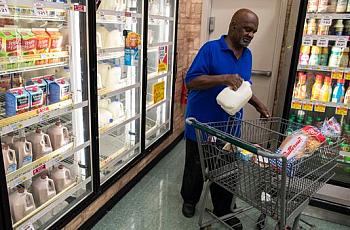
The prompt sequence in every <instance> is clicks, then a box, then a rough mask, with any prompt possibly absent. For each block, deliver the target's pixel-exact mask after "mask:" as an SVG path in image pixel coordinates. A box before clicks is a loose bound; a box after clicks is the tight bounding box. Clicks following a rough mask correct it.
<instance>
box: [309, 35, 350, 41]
mask: <svg viewBox="0 0 350 230" xmlns="http://www.w3.org/2000/svg"><path fill="white" fill-rule="evenodd" d="M305 38H311V39H312V40H314V41H317V39H319V38H325V39H327V40H329V41H336V40H338V39H345V40H349V38H350V36H337V35H304V36H303V39H305Z"/></svg>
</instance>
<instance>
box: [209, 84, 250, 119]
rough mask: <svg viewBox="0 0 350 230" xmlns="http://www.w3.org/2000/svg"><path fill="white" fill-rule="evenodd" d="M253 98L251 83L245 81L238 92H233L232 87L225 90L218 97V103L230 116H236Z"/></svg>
mask: <svg viewBox="0 0 350 230" xmlns="http://www.w3.org/2000/svg"><path fill="white" fill-rule="evenodd" d="M252 96H253V92H252V89H251V86H250V83H249V82H247V81H243V83H242V85H241V86H240V87H239V88H238V89H237V91H234V90H232V89H231V88H230V87H226V88H225V89H223V90H222V91H221V92H220V93H219V95H218V96H217V97H216V101H217V103H218V104H219V105H221V107H222V108H223V109H224V110H225V111H226V112H227V113H228V114H230V115H234V114H235V113H236V112H238V111H239V110H240V109H241V108H243V106H245V105H246V104H247V103H248V101H249V100H250V98H251V97H252Z"/></svg>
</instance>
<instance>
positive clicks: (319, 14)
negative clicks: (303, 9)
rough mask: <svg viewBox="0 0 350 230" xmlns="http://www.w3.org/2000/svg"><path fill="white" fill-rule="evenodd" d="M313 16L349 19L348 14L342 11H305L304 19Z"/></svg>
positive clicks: (317, 17) (349, 15)
mask: <svg viewBox="0 0 350 230" xmlns="http://www.w3.org/2000/svg"><path fill="white" fill-rule="evenodd" d="M310 18H315V19H321V18H330V19H350V14H344V13H307V14H306V19H310Z"/></svg>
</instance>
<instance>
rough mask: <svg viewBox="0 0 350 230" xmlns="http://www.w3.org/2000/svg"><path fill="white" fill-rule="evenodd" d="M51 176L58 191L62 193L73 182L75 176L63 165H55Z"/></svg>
mask: <svg viewBox="0 0 350 230" xmlns="http://www.w3.org/2000/svg"><path fill="white" fill-rule="evenodd" d="M51 178H52V180H53V181H54V182H55V188H56V192H57V193H60V192H62V191H63V190H64V189H65V188H67V187H68V186H69V185H71V184H72V183H73V177H72V175H71V173H70V170H69V169H68V168H66V167H64V166H63V165H59V166H58V167H54V168H53V170H52V172H51Z"/></svg>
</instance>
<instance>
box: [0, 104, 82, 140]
mask: <svg viewBox="0 0 350 230" xmlns="http://www.w3.org/2000/svg"><path fill="white" fill-rule="evenodd" d="M86 106H88V101H84V102H81V103H78V104H73V101H72V99H69V100H65V101H62V102H58V103H55V104H52V105H48V106H44V107H42V108H38V109H35V110H31V111H28V112H25V113H22V114H18V115H16V116H12V117H7V118H2V119H1V120H0V132H1V135H5V134H7V133H10V132H13V131H16V130H18V129H22V128H25V127H28V126H30V125H34V124H37V123H39V122H42V121H44V120H48V119H51V118H54V117H58V116H61V115H63V114H66V113H68V112H71V111H73V110H75V109H80V108H83V107H86Z"/></svg>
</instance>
